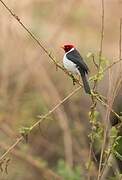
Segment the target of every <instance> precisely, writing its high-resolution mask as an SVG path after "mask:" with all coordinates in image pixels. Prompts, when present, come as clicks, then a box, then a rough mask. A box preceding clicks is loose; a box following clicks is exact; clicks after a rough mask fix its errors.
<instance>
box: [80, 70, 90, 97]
mask: <svg viewBox="0 0 122 180" xmlns="http://www.w3.org/2000/svg"><path fill="white" fill-rule="evenodd" d="M80 74H81V78H82V81H83V86H84V89H85V92H86V93H87V94H91V89H90V86H89V83H88V80H87V76H86V73H84V72H82V70H81V71H80Z"/></svg>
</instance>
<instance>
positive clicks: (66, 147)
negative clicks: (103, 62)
mask: <svg viewBox="0 0 122 180" xmlns="http://www.w3.org/2000/svg"><path fill="white" fill-rule="evenodd" d="M5 2H7V4H8V6H9V7H10V8H11V9H12V10H13V11H14V12H15V13H16V14H17V15H18V17H19V18H20V19H21V21H22V22H23V23H24V24H25V25H26V26H27V27H28V29H29V30H31V31H32V32H33V33H34V34H35V35H36V37H37V38H38V39H39V40H40V41H41V42H42V44H43V45H44V46H45V47H46V48H47V49H49V51H50V52H51V53H52V54H53V55H54V56H55V57H56V59H57V61H58V62H60V63H62V58H63V55H64V52H63V51H62V49H61V48H60V47H61V46H62V45H63V44H65V43H72V44H74V45H75V46H76V47H77V48H78V50H79V51H80V52H81V54H82V56H83V57H84V59H85V60H86V63H87V64H88V66H89V68H90V76H91V75H94V74H95V73H96V68H95V67H94V64H93V62H92V61H91V60H90V59H88V58H87V57H86V56H87V54H88V53H89V52H92V53H95V54H98V52H99V46H100V28H101V1H98V0H92V1H89V0H77V1H76V0H67V1H65V0H61V1H59V0H21V1H16V0H11V1H9V0H6V1H5ZM121 16H122V1H121V0H105V32H104V42H103V54H104V56H105V57H106V58H107V59H108V60H109V63H112V62H113V61H115V60H117V59H118V58H119V19H120V17H121ZM0 36H1V38H0V154H1V155H2V154H3V153H4V152H5V150H6V149H7V148H8V147H9V146H10V145H11V144H12V143H14V142H15V141H16V138H17V137H18V136H19V131H20V129H21V128H22V127H29V126H31V125H32V124H33V123H34V122H36V121H38V116H39V115H44V114H45V113H47V112H48V111H49V110H50V109H51V108H53V107H54V106H55V105H56V104H57V103H58V102H60V101H61V100H62V99H63V98H64V97H66V96H67V95H68V94H69V93H70V92H72V91H73V90H74V89H75V88H76V87H77V85H76V86H73V84H72V81H71V79H70V78H68V77H67V76H66V75H65V74H64V72H62V71H60V70H58V71H56V67H55V65H54V64H53V63H52V62H51V61H50V59H49V57H47V55H46V54H45V53H44V52H43V50H40V48H39V47H38V45H37V44H36V43H35V42H34V41H33V40H32V39H31V38H30V36H29V35H28V34H27V33H26V32H25V31H24V30H23V28H22V27H21V26H20V25H19V24H18V23H17V22H16V21H15V19H14V18H13V17H12V16H11V15H10V14H9V13H8V12H7V11H6V9H5V8H4V7H3V6H2V4H1V3H0ZM120 70H121V66H120V64H119V65H116V66H115V67H114V68H113V69H112V71H111V81H112V83H114V82H116V79H117V77H118V75H120V74H119V72H120ZM108 85H109V83H108V76H107V73H106V74H105V77H104V78H103V80H102V81H101V83H100V85H99V90H100V93H102V94H104V95H106V93H107V90H108ZM90 105H91V100H90V98H89V96H87V95H86V94H85V93H84V91H83V90H80V91H78V92H77V93H76V94H75V95H73V96H72V97H71V98H70V99H68V100H67V101H66V102H65V103H64V104H63V105H62V106H60V108H58V109H57V110H56V111H55V112H54V113H53V114H52V115H51V116H49V118H47V119H45V120H44V121H43V122H42V123H41V124H40V127H37V128H35V129H34V130H33V131H32V133H31V134H30V135H29V139H28V143H25V142H23V143H20V144H19V145H18V146H17V147H16V148H15V149H14V150H13V151H12V153H11V154H9V156H8V157H7V158H10V162H9V166H8V174H6V173H5V172H2V173H1V175H0V176H1V177H0V179H1V180H8V179H9V180H37V179H40V180H45V179H46V180H53V179H60V178H61V179H67V180H70V179H71V180H80V179H81V180H82V179H83V180H84V179H87V170H86V165H87V162H88V155H89V138H88V135H89V132H90V125H89V117H88V112H89V111H90ZM98 108H99V110H100V112H101V118H100V120H101V121H104V118H102V117H104V111H105V109H104V108H100V107H98ZM96 151H97V150H96ZM67 164H68V166H67ZM69 167H72V168H71V169H70V168H69ZM91 172H92V176H93V177H94V175H95V174H96V172H97V165H93V167H92V170H91ZM59 177H60V178H59ZM93 179H94V178H93Z"/></svg>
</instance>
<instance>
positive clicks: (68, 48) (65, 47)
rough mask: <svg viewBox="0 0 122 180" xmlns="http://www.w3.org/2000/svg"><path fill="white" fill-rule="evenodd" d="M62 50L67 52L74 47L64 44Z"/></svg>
mask: <svg viewBox="0 0 122 180" xmlns="http://www.w3.org/2000/svg"><path fill="white" fill-rule="evenodd" d="M62 48H63V49H64V51H65V52H68V51H70V50H71V49H72V48H74V45H72V44H65V45H63V46H62Z"/></svg>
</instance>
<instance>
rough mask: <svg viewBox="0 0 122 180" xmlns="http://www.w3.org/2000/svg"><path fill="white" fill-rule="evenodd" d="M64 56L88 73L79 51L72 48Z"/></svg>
mask: <svg viewBox="0 0 122 180" xmlns="http://www.w3.org/2000/svg"><path fill="white" fill-rule="evenodd" d="M66 57H67V58H68V59H69V60H71V61H72V62H74V63H75V64H76V66H77V67H79V68H81V69H82V70H83V71H84V72H85V73H87V74H88V72H89V69H88V66H87V65H86V63H85V62H84V60H83V58H82V57H81V55H80V53H79V52H78V51H77V50H76V49H74V50H73V51H71V52H69V53H67V54H66Z"/></svg>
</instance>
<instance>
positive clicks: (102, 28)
mask: <svg viewBox="0 0 122 180" xmlns="http://www.w3.org/2000/svg"><path fill="white" fill-rule="evenodd" d="M101 9H102V15H101V41H100V51H99V70H100V66H101V58H102V50H103V39H104V13H105V12H104V0H101ZM98 76H99V71H98ZM102 156H103V153H102V151H101V156H100V163H99V168H98V176H97V180H99V179H100V171H101V166H102Z"/></svg>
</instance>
